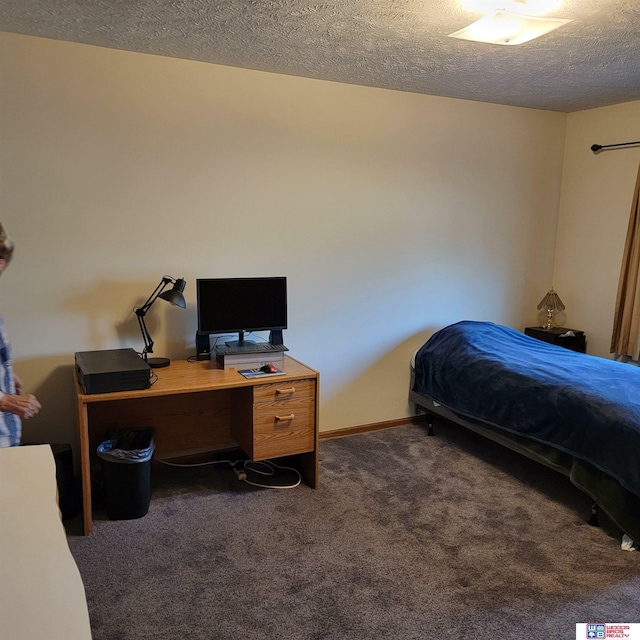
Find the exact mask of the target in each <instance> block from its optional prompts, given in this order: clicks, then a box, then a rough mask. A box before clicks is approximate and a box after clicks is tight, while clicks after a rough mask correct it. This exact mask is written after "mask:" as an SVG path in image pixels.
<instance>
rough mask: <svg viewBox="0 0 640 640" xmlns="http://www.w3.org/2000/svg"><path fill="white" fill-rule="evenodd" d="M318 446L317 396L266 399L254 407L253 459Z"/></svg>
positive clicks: (307, 449) (292, 452) (296, 451)
mask: <svg viewBox="0 0 640 640" xmlns="http://www.w3.org/2000/svg"><path fill="white" fill-rule="evenodd" d="M314 449H315V402H314V398H313V397H308V398H298V399H294V400H287V401H286V402H278V401H274V402H263V403H261V404H255V405H254V407H253V456H252V457H253V459H254V460H264V459H266V458H278V457H281V456H290V455H294V454H296V453H306V452H308V451H313V450H314Z"/></svg>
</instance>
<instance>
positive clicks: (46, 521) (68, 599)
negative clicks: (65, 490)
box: [0, 445, 91, 640]
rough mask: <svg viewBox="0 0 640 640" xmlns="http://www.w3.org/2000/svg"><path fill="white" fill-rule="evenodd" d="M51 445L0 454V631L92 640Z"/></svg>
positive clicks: (28, 639)
mask: <svg viewBox="0 0 640 640" xmlns="http://www.w3.org/2000/svg"><path fill="white" fill-rule="evenodd" d="M56 496H57V487H56V467H55V462H54V459H53V454H52V453H51V447H50V446H49V445H38V446H33V447H10V448H8V449H0V514H2V515H1V517H0V629H2V631H1V633H2V637H3V638H16V640H17V639H19V640H42V639H43V638H46V639H47V640H91V628H90V625H89V613H88V610H87V601H86V597H85V592H84V586H83V584H82V580H81V578H80V573H79V571H78V567H77V566H76V563H75V561H74V559H73V556H72V555H71V551H70V550H69V546H68V544H67V538H66V534H65V530H64V526H63V524H62V520H61V517H60V511H59V509H58V503H57V499H56Z"/></svg>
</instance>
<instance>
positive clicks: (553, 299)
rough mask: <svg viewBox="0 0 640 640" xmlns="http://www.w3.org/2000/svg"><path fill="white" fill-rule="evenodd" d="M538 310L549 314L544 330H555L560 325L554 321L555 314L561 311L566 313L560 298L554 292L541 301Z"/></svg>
mask: <svg viewBox="0 0 640 640" xmlns="http://www.w3.org/2000/svg"><path fill="white" fill-rule="evenodd" d="M538 309H544V310H545V311H546V312H547V324H545V325H543V328H544V329H554V328H555V327H557V326H558V325H557V324H556V323H555V322H554V321H553V314H554V313H555V312H556V311H558V310H560V311H564V304H563V302H562V300H560V296H559V295H558V294H557V293H556V292H555V291H554V290H553V287H551V291H549V293H547V295H546V296H545V297H544V298H542V300H540V304H539V305H538Z"/></svg>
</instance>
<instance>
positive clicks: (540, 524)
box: [69, 424, 640, 640]
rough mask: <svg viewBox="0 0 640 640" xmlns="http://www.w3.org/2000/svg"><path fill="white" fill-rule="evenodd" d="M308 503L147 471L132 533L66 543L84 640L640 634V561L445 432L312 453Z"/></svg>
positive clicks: (575, 510) (558, 487) (210, 478)
mask: <svg viewBox="0 0 640 640" xmlns="http://www.w3.org/2000/svg"><path fill="white" fill-rule="evenodd" d="M320 451H321V465H320V489H318V490H317V491H314V490H312V489H310V488H308V487H306V486H300V487H298V488H296V489H290V490H280V491H278V490H265V489H256V488H252V487H249V486H247V485H245V484H243V483H241V482H240V481H238V480H237V479H236V477H235V475H234V474H233V473H232V472H231V471H230V470H218V469H214V468H211V467H206V468H196V469H173V468H166V467H159V466H156V465H154V467H153V471H154V494H153V499H152V502H151V507H150V510H149V513H148V514H147V515H146V516H145V517H144V518H141V519H138V520H130V521H109V520H106V519H100V516H98V519H97V521H96V523H95V527H94V532H93V534H92V535H91V536H90V537H87V538H85V537H82V536H78V535H70V536H69V544H70V547H71V550H72V553H73V555H74V557H75V559H76V562H77V564H78V566H79V568H80V572H81V574H82V576H83V580H84V583H85V587H86V593H87V599H88V602H89V612H90V616H91V621H92V628H93V632H94V640H119V639H123V640H124V639H126V640H129V639H131V640H139V639H140V640H141V639H145V640H147V639H153V640H162V639H164V638H167V639H172V640H173V639H182V638H189V639H203V640H205V639H206V640H217V639H220V640H227V639H228V640H232V639H234V640H235V639H243V640H276V639H278V640H280V639H292V640H312V639H313V640H320V639H326V640H329V639H331V640H346V639H348V638H349V639H355V640H360V639H362V640H368V639H373V638H378V639H390V640H395V639H398V640H410V639H416V640H418V639H419V640H431V639H433V640H436V639H438V640H441V639H456V640H458V639H462V638H473V639H474V640H484V639H491V640H495V639H496V638H500V639H502V640H509V639H514V640H515V639H524V638H554V639H555V638H558V639H563V638H567V639H571V640H573V638H575V633H576V632H575V624H576V623H578V622H594V621H598V622H638V621H640V606H639V602H640V553H638V552H626V551H622V550H621V549H620V540H619V534H618V532H616V531H615V530H614V529H611V528H610V527H608V526H606V525H607V523H606V522H605V523H604V524H605V526H604V527H602V528H593V527H590V526H589V525H587V524H586V522H585V520H586V518H587V517H588V515H589V507H590V501H589V499H588V498H587V497H585V496H583V495H581V494H580V493H579V492H578V491H577V490H576V489H574V488H573V487H572V486H571V484H570V483H569V482H568V480H566V479H565V478H564V477H562V476H560V475H557V474H556V473H554V472H552V471H550V470H548V469H545V468H542V467H540V466H539V465H537V464H535V463H533V462H531V461H529V460H526V459H524V458H522V457H520V456H518V455H516V454H514V453H512V452H509V451H506V450H505V449H503V448H501V447H499V446H498V445H495V444H493V443H491V442H488V441H485V440H483V439H481V438H479V437H478V436H475V435H474V434H471V433H468V432H466V431H462V430H460V429H459V428H456V427H453V426H448V425H441V424H437V436H436V437H434V438H430V437H427V436H426V432H425V429H424V428H423V427H421V426H416V425H409V426H401V427H397V428H392V429H385V430H382V431H376V432H371V433H367V434H362V435H356V436H349V437H344V438H338V439H332V440H325V441H323V442H322V445H321V449H320Z"/></svg>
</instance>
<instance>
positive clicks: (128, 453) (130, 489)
mask: <svg viewBox="0 0 640 640" xmlns="http://www.w3.org/2000/svg"><path fill="white" fill-rule="evenodd" d="M154 449H155V443H154V441H153V430H152V429H137V428H131V429H124V430H122V431H121V432H120V433H119V435H118V437H117V438H112V439H109V440H106V441H105V442H103V443H102V444H101V445H100V446H99V447H98V457H99V458H100V459H101V460H102V467H103V477H104V484H105V494H106V503H107V516H109V519H111V520H133V519H135V518H142V517H143V516H145V515H146V514H147V511H149V503H150V501H151V460H152V458H153V450H154Z"/></svg>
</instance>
